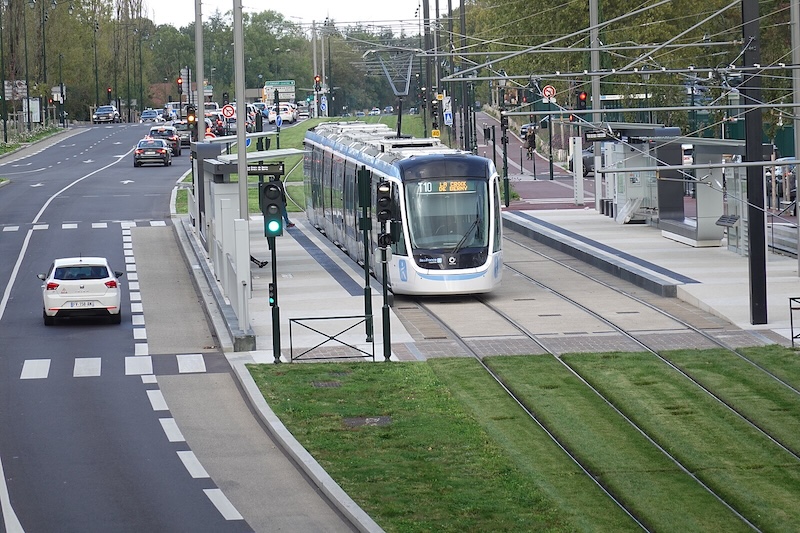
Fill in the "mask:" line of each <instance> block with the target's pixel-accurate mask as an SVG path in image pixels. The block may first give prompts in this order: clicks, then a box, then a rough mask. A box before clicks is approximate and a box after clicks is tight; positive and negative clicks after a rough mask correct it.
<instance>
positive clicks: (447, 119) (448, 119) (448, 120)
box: [444, 111, 453, 126]
mask: <svg viewBox="0 0 800 533" xmlns="http://www.w3.org/2000/svg"><path fill="white" fill-rule="evenodd" d="M444 123H445V125H446V126H452V125H453V113H448V112H447V111H445V112H444Z"/></svg>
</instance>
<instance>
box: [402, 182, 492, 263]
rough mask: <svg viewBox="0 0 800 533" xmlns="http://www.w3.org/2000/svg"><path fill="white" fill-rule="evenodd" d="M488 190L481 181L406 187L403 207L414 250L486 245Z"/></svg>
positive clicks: (430, 183) (432, 183)
mask: <svg viewBox="0 0 800 533" xmlns="http://www.w3.org/2000/svg"><path fill="white" fill-rule="evenodd" d="M487 189H488V187H487V183H486V182H485V181H481V180H464V179H460V180H453V179H448V180H425V181H420V182H412V183H409V184H408V188H407V193H406V205H407V206H408V216H407V220H408V227H409V234H410V238H411V245H412V247H413V248H428V249H429V248H449V247H453V246H456V245H458V244H459V243H461V244H460V247H461V248H469V247H483V246H487V245H488V241H489V236H488V231H487V229H488V225H489V218H488V215H489V203H488V190H487Z"/></svg>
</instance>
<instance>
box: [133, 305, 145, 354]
mask: <svg viewBox="0 0 800 533" xmlns="http://www.w3.org/2000/svg"><path fill="white" fill-rule="evenodd" d="M131 324H132V325H134V326H144V315H131ZM145 355H147V354H145Z"/></svg>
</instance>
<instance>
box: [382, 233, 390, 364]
mask: <svg viewBox="0 0 800 533" xmlns="http://www.w3.org/2000/svg"><path fill="white" fill-rule="evenodd" d="M381 226H382V227H381V232H382V233H386V222H381ZM381 263H382V265H381V276H382V277H383V283H382V285H383V307H382V308H381V318H382V320H383V322H382V323H383V358H384V359H386V360H387V361H388V360H389V359H390V358H391V357H392V332H391V329H390V322H389V264H388V263H389V261H388V259H387V258H386V246H381Z"/></svg>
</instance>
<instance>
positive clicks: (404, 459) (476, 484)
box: [249, 360, 632, 532]
mask: <svg viewBox="0 0 800 533" xmlns="http://www.w3.org/2000/svg"><path fill="white" fill-rule="evenodd" d="M470 365H471V366H472V368H470ZM249 368H250V371H251V373H252V375H253V377H254V378H255V380H256V383H258V385H259V387H260V388H261V390H262V392H263V394H264V397H265V398H266V399H267V401H268V402H269V404H270V406H271V407H272V409H273V410H274V411H275V412H276V414H278V416H279V417H280V418H281V420H282V421H283V422H284V423H285V424H286V425H287V427H288V428H289V430H290V431H291V432H292V433H293V434H294V435H295V437H296V438H297V439H298V440H299V441H300V442H301V443H302V444H303V445H304V446H305V447H306V448H307V449H308V450H309V452H310V453H311V454H312V455H313V456H314V457H315V458H316V459H317V460H318V461H319V462H320V464H321V465H322V466H323V467H324V468H325V469H326V470H327V471H328V472H329V473H330V474H331V476H333V478H334V479H336V480H337V482H338V483H339V484H340V485H341V486H342V488H343V489H344V490H345V491H347V493H348V494H349V495H350V496H351V497H352V498H353V499H354V500H355V501H357V502H358V503H359V505H361V506H362V507H363V508H364V510H365V511H366V512H367V513H369V514H370V516H372V517H373V518H374V519H375V520H376V521H377V522H378V523H379V524H380V525H381V526H382V527H383V528H384V529H385V530H386V531H403V532H414V531H453V532H456V531H458V532H461V531H514V532H518V531H543V530H546V531H572V530H575V529H576V527H578V526H576V525H575V524H571V523H570V519H571V518H574V517H575V516H582V515H583V516H582V519H583V520H586V521H591V520H592V519H594V518H595V517H593V516H592V513H593V512H595V511H597V512H599V513H600V515H601V516H600V517H598V524H601V525H602V522H601V521H602V520H603V518H604V516H610V517H611V518H609V519H608V522H607V523H606V527H598V528H592V527H584V528H583V529H584V530H587V531H588V530H595V531H596V530H606V531H619V530H623V529H626V526H627V528H628V529H630V527H631V525H632V523H631V522H630V521H629V520H628V518H627V517H626V516H625V515H623V514H622V513H621V511H619V510H618V509H616V507H614V506H613V504H611V503H610V501H608V499H607V498H605V496H603V495H602V493H601V492H600V491H599V490H598V489H597V488H596V487H594V486H593V484H592V483H591V481H590V480H588V479H587V478H586V477H585V476H583V475H580V474H578V473H577V470H576V468H575V466H574V465H572V464H571V463H569V462H567V461H565V458H564V456H563V454H561V453H560V452H559V451H558V450H557V449H556V448H555V446H553V445H552V444H548V442H549V439H546V438H545V437H544V436H543V434H542V432H541V431H538V433H539V435H535V432H533V433H534V434H533V435H528V438H527V439H525V440H526V442H525V443H524V444H525V446H526V447H528V448H529V450H528V451H526V450H525V449H521V450H517V452H516V453H517V454H519V455H518V457H516V460H512V459H511V457H510V455H509V453H508V451H507V450H506V449H505V448H504V446H503V445H501V444H499V443H498V442H497V441H495V440H494V439H492V438H491V437H490V435H489V434H488V433H487V432H486V431H485V430H484V429H483V427H482V425H481V423H479V422H480V421H479V420H478V419H476V418H475V415H474V414H473V412H472V411H471V410H470V409H469V408H466V407H465V406H464V405H463V404H462V403H461V401H460V399H462V398H463V395H464V394H468V395H470V396H472V397H475V398H481V399H482V400H481V401H486V402H488V403H489V404H490V405H495V404H498V402H499V404H498V405H497V408H498V409H499V410H495V409H492V412H493V415H492V416H494V417H495V419H496V423H497V424H503V425H505V426H507V427H509V428H511V429H512V430H513V431H515V432H520V431H523V430H526V429H527V426H526V424H522V423H521V420H514V418H518V417H519V416H520V410H519V408H518V407H516V406H515V405H514V404H511V403H510V402H507V401H505V402H504V401H502V399H501V397H502V396H503V393H502V391H501V390H500V389H499V387H497V385H496V383H494V382H493V381H492V380H491V379H490V378H489V377H488V375H487V374H486V373H485V372H483V371H482V370H481V369H480V368H479V367H478V365H477V364H476V363H475V362H474V361H469V360H461V361H460V362H457V363H449V362H438V361H437V362H436V363H433V364H427V363H403V364H364V363H331V364H328V363H322V364H313V365H280V366H275V365H250V367H249ZM434 369H435V371H434ZM456 379H458V380H461V379H464V380H466V383H464V384H463V390H465V391H470V392H461V391H460V392H459V393H458V395H457V396H456V395H454V394H453V391H452V388H451V385H452V384H453V382H452V381H451V380H456ZM315 384H316V385H317V386H314V385H315ZM457 386H459V387H461V386H462V385H461V384H457ZM475 401H477V400H475ZM380 417H389V418H387V419H384V418H380ZM367 418H369V419H371V420H374V421H382V420H383V421H388V423H387V424H386V425H381V423H380V422H376V423H375V424H374V425H353V424H354V422H353V421H356V422H357V421H359V420H362V421H363V420H366V419H367ZM504 419H508V421H507V422H504V421H503V420H504ZM520 426H522V427H520ZM528 426H529V425H528ZM537 429H538V428H537ZM534 452H536V453H534ZM526 454H527V463H528V466H527V468H526V470H525V471H523V470H521V469H520V468H519V467H518V463H519V461H520V457H522V456H525V455H526ZM539 463H541V464H542V465H547V466H546V467H545V466H543V467H542V468H541V469H539V468H535V466H536V465H537V464H539ZM531 471H536V472H542V473H541V474H537V475H536V476H532V475H530V472H531ZM543 478H547V479H550V480H551V484H552V485H553V486H555V487H557V488H558V489H559V490H562V491H564V492H566V493H567V497H568V499H569V498H571V499H572V500H574V501H576V502H577V504H578V507H577V508H576V509H565V508H560V507H559V506H558V505H557V503H556V502H554V501H553V500H551V498H550V494H548V491H547V490H543V489H542V488H540V486H538V483H537V482H539V481H541V479H543ZM585 501H588V502H592V503H591V504H585V505H584V506H583V507H580V505H581V502H585ZM584 513H585V515H584Z"/></svg>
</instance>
